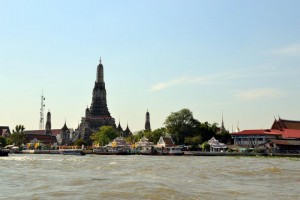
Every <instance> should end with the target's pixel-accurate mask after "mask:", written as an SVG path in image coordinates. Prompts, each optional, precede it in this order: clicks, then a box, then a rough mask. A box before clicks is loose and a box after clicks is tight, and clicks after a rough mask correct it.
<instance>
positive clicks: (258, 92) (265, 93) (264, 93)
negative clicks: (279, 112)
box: [236, 88, 282, 100]
mask: <svg viewBox="0 0 300 200" xmlns="http://www.w3.org/2000/svg"><path fill="white" fill-rule="evenodd" d="M281 95H282V93H281V92H280V91H279V90H278V89H275V88H259V89H252V90H247V91H238V92H237V93H236V97H237V98H239V99H243V100H257V99H263V98H271V97H278V96H281Z"/></svg>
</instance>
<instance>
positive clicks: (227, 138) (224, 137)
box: [215, 131, 232, 144]
mask: <svg viewBox="0 0 300 200" xmlns="http://www.w3.org/2000/svg"><path fill="white" fill-rule="evenodd" d="M215 138H216V139H217V140H219V142H222V143H225V144H232V138H231V135H230V133H229V131H222V132H221V133H218V134H216V136H215Z"/></svg>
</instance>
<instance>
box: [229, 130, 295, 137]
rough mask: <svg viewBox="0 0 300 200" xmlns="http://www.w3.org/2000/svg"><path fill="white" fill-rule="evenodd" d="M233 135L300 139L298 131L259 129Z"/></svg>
mask: <svg viewBox="0 0 300 200" xmlns="http://www.w3.org/2000/svg"><path fill="white" fill-rule="evenodd" d="M232 135H278V136H281V137H282V138H299V139H300V130H296V129H281V130H277V129H267V130H264V129H258V130H243V131H241V132H238V133H232Z"/></svg>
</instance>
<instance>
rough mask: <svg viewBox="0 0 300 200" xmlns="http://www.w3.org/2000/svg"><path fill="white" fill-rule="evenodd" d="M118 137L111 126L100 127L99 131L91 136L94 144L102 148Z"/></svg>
mask: <svg viewBox="0 0 300 200" xmlns="http://www.w3.org/2000/svg"><path fill="white" fill-rule="evenodd" d="M117 136H118V132H117V131H116V130H115V129H114V128H113V127H112V126H101V127H100V129H99V131H97V132H96V133H94V134H92V135H91V137H90V138H91V139H92V140H93V141H94V143H96V144H99V145H101V146H104V145H106V144H108V143H109V142H110V141H112V140H113V139H115V138H116V137H117Z"/></svg>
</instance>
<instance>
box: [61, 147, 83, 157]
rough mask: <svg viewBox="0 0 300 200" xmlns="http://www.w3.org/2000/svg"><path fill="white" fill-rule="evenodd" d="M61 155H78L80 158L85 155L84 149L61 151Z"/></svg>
mask: <svg viewBox="0 0 300 200" xmlns="http://www.w3.org/2000/svg"><path fill="white" fill-rule="evenodd" d="M59 153H61V154H63V155H78V156H84V155H85V153H84V151H83V149H59Z"/></svg>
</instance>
